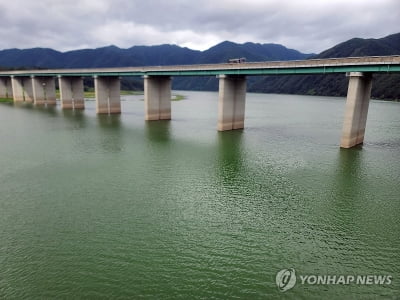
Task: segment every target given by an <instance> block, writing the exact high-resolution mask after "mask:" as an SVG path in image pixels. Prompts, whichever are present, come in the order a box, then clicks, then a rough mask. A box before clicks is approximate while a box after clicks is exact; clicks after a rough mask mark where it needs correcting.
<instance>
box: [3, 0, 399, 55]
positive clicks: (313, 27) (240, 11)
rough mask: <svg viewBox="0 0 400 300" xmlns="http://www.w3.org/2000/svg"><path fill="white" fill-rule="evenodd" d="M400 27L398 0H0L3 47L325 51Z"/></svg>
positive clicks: (387, 32) (389, 32) (383, 34)
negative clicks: (222, 46) (233, 45)
mask: <svg viewBox="0 0 400 300" xmlns="http://www.w3.org/2000/svg"><path fill="white" fill-rule="evenodd" d="M399 28H400V2H399V1H398V0H369V1H365V0H330V1H314V0H303V1H301V0H297V1H295V0H293V1H281V0H219V1H215V0H198V1H196V2H194V1H186V0H170V1H163V0H146V1H141V0H81V1H64V0H41V1H30V0H13V1H5V0H0V48H2V49H5V48H14V47H18V48H30V47H50V48H54V49H58V50H69V49H77V48H88V47H90V48H93V47H101V46H106V45H110V44H114V45H116V46H119V47H123V48H127V47H131V46H133V45H155V44H163V43H170V44H178V45H181V46H187V47H192V48H195V49H206V48H209V47H210V46H212V45H215V44H216V43H218V42H221V41H224V40H231V41H235V42H247V41H252V42H260V43H280V44H283V45H285V46H287V47H290V48H295V49H298V50H301V51H303V52H320V51H322V50H324V49H326V48H329V47H331V46H333V45H335V44H337V43H339V42H342V41H344V40H347V39H350V38H352V37H364V38H369V37H375V38H378V37H382V36H385V35H388V34H391V33H395V32H397V31H398V30H399Z"/></svg>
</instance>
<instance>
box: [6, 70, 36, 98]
mask: <svg viewBox="0 0 400 300" xmlns="http://www.w3.org/2000/svg"><path fill="white" fill-rule="evenodd" d="M11 85H12V94H13V98H14V102H24V101H25V102H28V103H32V102H33V87H32V78H31V77H26V76H18V77H17V76H11Z"/></svg>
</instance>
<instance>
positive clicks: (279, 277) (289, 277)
mask: <svg viewBox="0 0 400 300" xmlns="http://www.w3.org/2000/svg"><path fill="white" fill-rule="evenodd" d="M275 282H276V285H277V286H278V289H279V290H280V291H281V292H286V291H287V290H290V289H291V288H292V287H294V286H295V284H296V271H295V270H294V269H293V268H291V269H283V270H280V271H279V272H278V274H276V278H275Z"/></svg>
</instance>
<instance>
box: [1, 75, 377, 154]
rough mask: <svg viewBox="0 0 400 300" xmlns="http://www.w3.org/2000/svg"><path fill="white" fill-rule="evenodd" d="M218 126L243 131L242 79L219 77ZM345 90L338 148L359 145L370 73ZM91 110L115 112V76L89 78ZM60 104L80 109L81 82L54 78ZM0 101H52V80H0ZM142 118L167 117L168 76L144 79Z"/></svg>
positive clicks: (117, 98) (117, 85)
mask: <svg viewBox="0 0 400 300" xmlns="http://www.w3.org/2000/svg"><path fill="white" fill-rule="evenodd" d="M218 77H219V100H218V124H217V129H218V130H219V131H225V130H234V129H242V128H244V120H245V98H246V77H245V76H244V75H220V76H218ZM348 77H349V87H348V94H347V101H346V110H345V116H344V122H343V129H342V137H341V141H340V147H342V148H351V147H354V146H356V145H359V144H362V143H363V141H364V134H365V127H366V121H367V114H368V106H369V99H370V95H371V85H372V76H371V73H363V72H351V73H348ZM94 82H95V96H96V112H97V113H98V114H113V113H121V99H120V78H119V77H118V76H95V77H94ZM58 85H59V88H60V100H61V106H62V108H63V109H82V108H84V92H83V78H82V77H81V76H65V75H59V78H58ZM0 97H13V99H14V101H15V102H27V103H34V104H36V105H43V104H47V105H54V104H55V103H56V93H55V80H54V77H53V76H10V77H0ZM144 98H145V101H144V103H145V120H148V121H154V120H170V119H171V77H170V76H164V75H162V76H160V75H152V76H145V77H144Z"/></svg>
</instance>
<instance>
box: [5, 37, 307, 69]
mask: <svg viewBox="0 0 400 300" xmlns="http://www.w3.org/2000/svg"><path fill="white" fill-rule="evenodd" d="M311 55H312V54H304V53H300V52H298V51H296V50H292V49H287V48H286V47H284V46H282V45H276V44H254V43H246V44H236V43H232V42H228V41H226V42H223V43H220V44H218V45H216V46H214V47H212V48H210V49H208V50H206V51H196V50H191V49H188V48H182V47H179V46H176V45H159V46H134V47H131V48H128V49H121V48H118V47H116V46H108V47H102V48H97V49H82V50H74V51H68V52H64V53H63V52H58V51H55V50H52V49H47V48H34V49H25V50H20V49H8V50H2V51H0V66H2V67H13V68H15V67H39V68H97V67H129V66H132V67H133V66H161V65H175V64H183V65H184V64H198V63H221V62H226V61H227V60H228V59H229V58H234V57H246V58H247V59H248V60H249V61H266V60H293V59H304V58H307V57H310V56H311Z"/></svg>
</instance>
